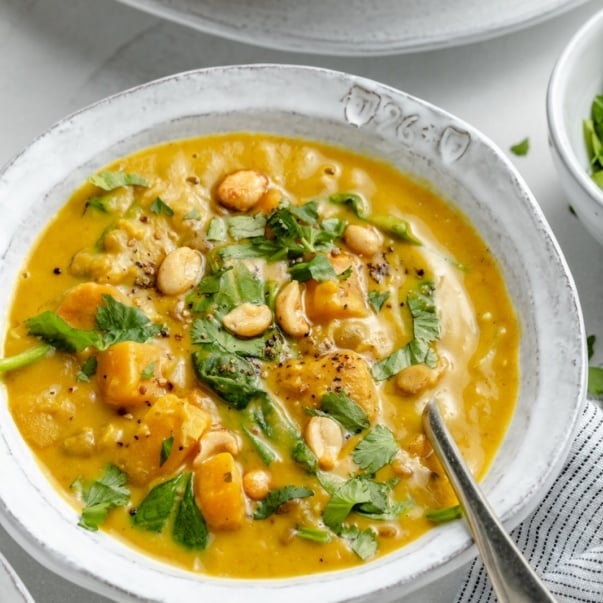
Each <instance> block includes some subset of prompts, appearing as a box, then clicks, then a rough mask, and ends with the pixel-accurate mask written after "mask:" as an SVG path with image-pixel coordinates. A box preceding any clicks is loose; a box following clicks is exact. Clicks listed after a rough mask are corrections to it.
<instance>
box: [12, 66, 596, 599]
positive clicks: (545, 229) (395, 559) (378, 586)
mask: <svg viewBox="0 0 603 603" xmlns="http://www.w3.org/2000/svg"><path fill="white" fill-rule="evenodd" d="M229 78H231V79H232V78H243V79H244V78H248V81H249V82H251V81H253V83H255V81H256V80H257V81H260V80H261V81H263V82H264V84H266V83H272V82H278V83H276V84H275V85H277V86H278V85H281V84H280V81H281V80H284V81H286V80H287V78H289V83H290V84H291V82H297V80H298V79H299V80H301V81H303V82H304V83H306V81H311V82H313V83H314V84H316V85H317V86H318V85H320V86H321V87H324V88H328V91H329V93H330V91H331V89H330V88H329V86H331V87H332V88H333V89H334V91H337V90H339V88H341V89H342V90H344V91H345V90H348V96H347V97H344V98H341V101H342V102H347V103H348V104H346V105H345V111H346V112H345V117H346V121H347V123H346V124H344V125H343V126H342V125H341V124H340V123H339V122H340V121H342V119H341V118H337V122H336V125H337V127H345V128H346V131H347V129H348V126H349V128H357V129H360V128H362V127H365V128H367V130H366V134H367V136H368V135H369V130H368V128H371V129H372V130H370V133H371V135H375V136H381V134H380V133H379V127H380V125H379V121H378V119H377V116H378V111H379V110H380V107H381V106H382V105H379V104H377V105H376V108H375V107H370V106H369V109H370V111H373V110H374V113H371V115H370V116H368V117H367V114H366V103H368V104H369V105H370V103H371V102H372V101H373V100H374V97H375V96H377V97H378V98H379V99H381V100H382V101H383V102H384V103H385V100H387V104H383V103H382V104H383V108H384V109H388V110H389V109H390V107H393V108H395V103H402V104H404V103H406V105H404V107H405V108H406V106H409V107H412V108H413V109H415V110H416V111H417V112H424V113H425V114H427V115H428V116H432V117H433V118H434V119H436V118H437V119H439V120H441V121H442V122H443V123H444V124H448V125H447V126H446V127H445V128H442V132H441V133H438V136H440V134H441V137H439V138H438V141H437V148H438V152H440V154H441V155H442V157H444V158H445V159H446V161H450V162H454V161H457V160H459V159H460V158H462V157H463V156H464V155H465V153H466V152H467V148H468V145H469V143H471V144H475V145H476V148H477V150H479V151H480V154H485V155H488V157H490V159H491V160H492V161H494V162H495V165H496V166H498V168H499V169H500V170H502V171H503V172H504V174H505V177H506V179H507V184H508V186H509V187H511V189H512V190H513V191H514V192H515V194H516V195H517V199H516V202H517V203H518V204H519V206H520V207H521V208H522V210H523V211H525V212H527V214H528V217H529V219H530V221H531V223H532V224H533V227H534V228H535V229H536V231H535V232H534V233H532V234H534V235H535V236H536V237H538V240H539V241H540V242H541V243H542V246H543V251H545V252H546V253H547V255H548V257H547V261H546V266H550V267H551V270H554V271H555V274H556V276H557V278H558V281H555V284H556V285H558V288H559V295H561V296H563V300H564V304H565V305H564V308H563V309H564V311H565V312H566V316H565V317H564V319H565V321H567V327H568V328H567V329H566V328H565V326H564V328H563V329H562V331H563V333H561V334H560V335H561V340H560V344H561V345H567V346H569V348H568V354H569V356H570V357H571V359H572V362H571V366H569V367H567V366H564V367H560V369H563V371H564V376H566V377H568V379H569V381H568V382H567V383H565V382H563V383H561V384H559V385H560V386H561V385H562V386H563V387H565V389H567V390H568V391H569V392H570V394H571V396H570V397H571V399H570V400H568V401H567V402H566V407H567V408H566V410H567V415H568V416H567V421H566V422H565V424H564V427H563V433H560V434H557V436H558V437H557V440H556V445H555V447H554V449H553V450H552V451H551V455H550V457H547V458H546V460H545V466H544V467H543V469H542V471H541V473H540V474H539V476H538V479H536V480H535V481H534V482H533V483H531V484H530V487H529V488H527V489H526V490H525V491H524V492H522V494H521V496H515V497H513V496H511V497H510V501H506V502H505V508H504V512H503V513H502V519H503V521H505V522H506V525H507V526H508V527H510V528H512V527H514V526H515V525H517V524H518V523H519V522H520V521H521V520H523V519H524V518H525V517H526V516H527V515H528V514H529V513H530V512H531V511H532V510H533V509H534V508H535V507H536V505H537V504H538V502H539V500H540V499H541V498H542V497H543V496H544V494H545V493H546V490H547V489H548V487H549V486H550V485H551V484H552V482H553V481H554V479H555V477H556V476H557V474H558V472H559V471H560V469H561V466H562V464H563V462H564V460H565V459H566V457H567V454H568V452H569V448H570V445H571V442H572V438H573V435H574V432H575V428H576V425H577V421H578V417H579V414H580V411H581V409H582V407H583V405H584V403H585V376H586V351H585V345H584V325H583V320H582V315H581V311H580V307H579V303H578V297H577V292H576V288H575V285H574V283H573V279H572V277H571V274H570V272H569V269H568V267H567V264H566V262H565V260H564V258H563V255H562V253H561V251H560V249H559V246H558V244H557V242H556V241H555V239H554V236H553V234H552V232H551V230H550V227H549V226H548V224H547V223H546V220H545V218H544V216H543V214H542V212H541V210H540V208H539V207H538V205H537V203H536V201H535V200H534V199H533V197H532V195H531V193H530V192H529V190H528V188H527V186H526V185H525V183H524V182H523V180H522V179H521V177H520V176H519V174H518V173H517V171H516V170H515V168H514V167H513V166H512V164H511V163H510V161H509V160H508V159H507V158H506V157H505V156H504V154H503V153H502V152H501V151H500V150H498V149H497V148H496V146H495V145H494V144H493V143H492V142H490V141H489V140H488V139H486V138H485V137H484V136H483V135H482V134H480V133H479V132H478V131H477V130H475V129H474V128H473V127H471V126H469V125H468V124H466V123H465V122H463V121H462V120H459V119H457V118H455V117H453V116H451V115H450V114H448V113H446V112H445V111H442V110H441V109H439V108H437V107H434V106H433V105H431V104H429V103H426V102H425V101H422V100H419V99H416V98H414V97H412V96H410V95H407V94H405V93H403V92H400V91H398V90H395V89H394V88H390V87H388V86H385V85H382V84H379V83H376V82H373V81H371V80H367V79H365V78H360V77H355V76H351V75H348V74H344V73H340V72H334V71H329V70H325V69H318V68H311V67H297V66H286V65H243V66H230V67H219V68H212V69H203V70H198V71H191V72H186V73H182V74H177V75H173V76H170V77H167V78H163V79H161V80H157V81H154V82H150V83H148V84H145V85H143V86H140V87H138V88H134V89H131V90H128V91H125V92H122V93H120V94H117V95H114V96H112V97H109V98H108V99H105V100H102V101H100V102H98V103H96V104H94V105H92V106H90V107H88V108H86V109H83V110H82V111H80V112H77V113H75V114H73V115H71V116H69V117H67V118H65V119H63V120H61V121H60V122H58V123H57V124H55V125H54V126H53V127H52V128H51V129H50V130H48V131H47V132H46V133H45V134H43V135H42V136H40V137H39V138H37V139H36V140H35V141H34V142H33V143H32V144H31V145H30V146H29V147H28V148H27V149H26V150H24V151H23V152H22V153H21V154H20V155H18V156H17V157H16V158H15V159H14V160H13V161H12V162H10V163H9V164H8V165H7V166H5V167H4V168H3V169H2V170H1V171H0V199H2V198H3V195H4V194H6V192H7V189H8V190H10V186H11V181H12V180H13V179H15V178H16V175H18V174H19V172H21V171H22V170H24V169H25V172H23V173H22V175H24V174H27V173H28V172H27V169H26V168H27V167H28V162H29V161H31V160H32V158H35V156H36V153H38V152H39V151H40V149H43V148H44V146H45V145H46V144H48V143H52V142H54V141H55V139H56V140H58V139H60V138H61V137H63V136H68V135H69V132H70V131H72V130H73V128H75V127H76V126H77V125H78V124H81V123H82V122H85V120H86V119H87V118H88V117H90V115H93V114H103V112H107V113H108V112H109V110H110V107H111V106H112V104H115V106H118V107H122V105H123V106H130V108H132V107H133V106H135V101H136V100H140V99H141V98H146V97H148V96H153V95H158V96H159V97H161V91H162V87H164V86H165V87H168V88H169V87H170V86H181V87H186V86H187V85H190V86H192V87H193V89H195V90H196V89H197V88H199V87H200V84H202V83H205V84H207V83H211V82H213V83H214V84H215V83H217V82H220V81H221V80H222V79H225V80H228V81H230V80H229ZM323 84H324V86H323ZM327 84H328V86H327ZM248 85H250V84H248ZM317 90H319V88H317ZM145 95H146V96H145ZM350 95H352V97H351V100H350V98H349V96H350ZM354 95H359V96H354ZM346 98H347V99H348V100H347V101H346ZM384 99H385V100H384ZM356 101H361V103H360V105H358V104H356ZM232 102H239V101H234V100H233V101H232ZM283 102H284V103H285V104H287V103H289V102H297V101H283ZM362 103H364V104H362ZM350 107H352V108H354V111H356V110H359V112H352V111H351V109H350ZM292 115H293V113H292ZM386 117H388V118H389V114H388V115H386ZM413 119H414V116H413V115H406V116H405V117H404V119H402V120H401V122H400V124H399V126H398V128H397V129H396V134H397V135H399V136H400V140H401V141H403V140H404V136H405V135H406V134H407V127H408V125H409V124H410V125H412V124H413V123H414V121H413ZM415 121H416V120H415ZM367 124H368V125H367ZM386 125H387V124H386ZM402 126H404V127H402ZM128 127H133V126H130V125H128ZM373 130H375V132H376V133H375V132H373ZM356 131H358V130H354V132H356ZM387 131H389V130H387ZM383 132H386V130H383ZM384 136H385V133H383V137H384ZM314 137H315V138H317V139H320V136H316V135H314ZM422 137H423V138H424V137H425V133H423V134H422ZM449 142H450V143H451V144H450V145H449V144H448V143H449ZM417 144H418V145H420V144H424V143H423V142H422V140H421V139H420V138H417ZM419 155H420V154H419V153H417V154H416V156H417V157H419ZM421 160H422V161H423V159H421ZM424 161H425V162H426V165H427V164H429V162H430V161H431V160H430V159H429V158H424ZM105 162H106V161H105ZM73 169H75V168H73ZM14 184H15V183H14V182H12V185H13V186H14ZM32 186H33V185H32ZM44 186H46V184H44ZM12 234H13V236H20V235H21V233H15V232H13V233H12ZM2 236H3V232H2V227H0V243H1V242H2ZM528 244H529V245H531V244H532V242H529V243H528ZM7 245H8V248H9V249H10V243H8V244H7ZM2 249H3V244H1V245H0V251H2ZM5 257H6V252H5V254H4V255H3V256H2V259H3V261H4V258H5ZM543 266H544V264H543ZM0 268H1V265H0ZM534 293H535V294H537V293H538V292H534ZM536 301H538V300H536ZM4 319H5V317H4ZM563 324H564V325H565V323H563ZM555 328H557V327H555ZM566 330H567V332H565V331H566ZM562 389H563V388H562ZM547 391H548V392H549V394H550V395H551V398H553V392H554V391H555V388H554V387H552V386H548V390H547ZM7 412H8V411H7V410H6V409H5V408H0V418H2V419H4V420H2V421H0V460H3V461H4V464H3V467H5V468H6V473H5V477H4V479H3V481H2V482H0V523H2V525H3V526H4V527H5V529H6V530H7V532H9V533H10V534H11V535H12V536H13V537H14V538H15V539H16V540H17V541H18V542H19V543H20V544H21V545H22V546H23V547H24V548H25V549H26V550H27V551H28V552H29V553H30V554H31V555H32V556H34V557H35V558H36V559H37V560H38V561H40V562H41V563H42V564H44V565H45V566H47V567H48V568H49V569H51V570H53V571H55V572H57V573H59V574H61V575H62V576H64V577H65V578H67V579H69V580H72V581H73V582H76V583H78V584H80V585H82V586H84V587H87V588H90V589H91V590H95V591H97V592H101V593H103V594H105V595H107V596H110V597H114V598H116V599H118V600H133V601H146V600H162V601H163V600H174V601H178V600H182V598H180V599H178V597H182V596H184V593H186V596H190V595H191V594H198V595H200V594H203V595H204V596H208V597H209V598H210V600H211V599H212V597H213V598H214V599H217V598H219V599H220V600H221V601H222V603H225V602H226V601H238V600H240V597H241V596H245V597H246V598H247V599H249V600H251V601H258V603H259V601H262V602H263V603H266V602H272V601H279V602H280V601H281V600H282V597H283V596H290V597H293V598H294V599H297V598H298V597H304V599H307V597H308V596H310V597H313V598H314V599H315V600H317V601H318V600H321V601H339V600H349V601H360V600H366V599H367V598H369V597H370V598H371V599H372V598H373V597H374V598H379V597H380V596H383V597H388V598H389V597H391V596H392V593H394V594H395V595H396V596H399V595H401V594H407V593H409V592H412V591H413V590H414V589H416V588H419V587H420V586H423V585H425V584H427V583H431V582H433V581H435V580H437V579H438V578H440V577H442V576H444V575H445V574H447V573H449V572H450V571H452V570H453V569H456V568H458V567H460V566H461V565H463V564H464V563H466V562H467V561H469V560H470V559H471V558H472V556H474V554H475V551H474V549H473V547H472V544H471V539H470V537H469V535H468V533H467V531H466V529H465V527H464V526H463V524H462V523H461V522H456V523H455V524H449V525H447V526H443V527H441V528H438V529H437V530H432V531H431V532H430V533H429V539H428V541H427V545H425V542H426V541H424V540H423V539H421V540H420V541H418V542H417V543H413V545H409V547H405V548H404V549H401V550H400V551H398V552H397V553H394V554H391V555H388V556H386V557H385V558H383V559H381V560H378V561H375V562H372V563H369V564H366V565H363V566H360V567H357V568H354V569H353V570H344V571H339V572H333V573H328V574H318V575H315V576H312V577H303V578H299V579H284V580H258V581H248V580H224V579H214V578H211V577H200V576H197V575H193V574H191V573H188V572H184V571H180V570H176V569H174V568H171V567H170V566H166V565H164V564H161V563H160V562H157V561H155V560H152V559H149V558H148V557H145V556H143V555H140V554H138V553H135V552H134V551H132V550H131V549H129V548H128V547H126V546H125V545H121V544H119V543H116V541H114V539H112V538H110V537H109V536H106V535H104V534H103V533H95V534H92V533H89V532H85V531H84V530H79V529H76V530H74V529H73V527H74V525H75V518H76V514H75V512H74V511H73V510H71V509H66V507H67V505H66V503H65V502H64V501H62V499H61V498H60V497H58V495H57V494H56V492H55V491H54V490H53V489H52V487H51V486H49V485H48V484H47V482H46V481H45V480H42V478H41V477H40V473H41V472H38V473H36V472H35V462H34V461H33V460H32V459H31V458H29V457H28V458H25V457H23V458H21V457H20V458H19V459H18V460H15V458H13V457H14V454H17V453H19V452H21V454H23V452H22V448H23V447H24V448H25V449H26V450H28V449H27V447H26V446H25V444H24V443H22V442H21V440H20V436H18V432H17V431H16V427H15V425H14V422H13V421H12V418H11V417H10V415H9V414H7ZM9 442H10V443H12V444H13V445H15V444H16V445H17V446H20V448H19V450H16V451H12V450H11V449H10V446H9ZM29 454H30V456H31V453H29ZM27 469H29V470H30V471H32V472H33V473H31V474H27V472H26V471H27ZM13 478H14V479H21V480H25V481H26V482H27V483H30V484H33V488H34V490H36V489H37V488H40V487H41V488H44V489H45V491H44V493H40V495H41V497H42V498H41V500H40V503H43V502H47V501H45V500H44V497H45V496H49V497H51V503H52V504H50V505H49V506H50V507H51V508H49V509H47V510H45V511H44V512H45V513H51V514H52V516H53V517H54V515H57V518H59V517H61V521H62V525H61V527H64V529H65V531H68V532H69V536H70V540H69V543H65V542H63V541H62V540H61V543H60V545H57V543H56V542H53V544H52V545H49V544H48V543H47V542H44V541H43V540H41V539H40V536H39V534H40V530H41V529H42V528H41V526H40V525H39V523H37V519H33V518H32V517H31V514H27V512H28V510H29V509H30V508H31V509H34V510H35V508H36V507H35V505H36V503H37V501H35V500H34V501H28V500H25V499H23V500H22V501H21V500H20V501H19V504H17V503H16V499H15V498H14V497H15V494H14V492H12V491H10V487H9V486H8V485H7V482H11V480H12V479H13ZM32 480H33V481H32ZM487 480H488V477H486V481H487ZM34 481H35V484H34ZM40 484H41V485H40ZM495 487H496V486H495ZM38 491H39V489H38ZM7 500H10V504H9V502H7ZM61 501H62V502H61ZM21 503H22V506H23V508H22V507H21ZM31 505H33V507H31ZM495 508H496V507H495ZM65 514H68V515H69V517H70V521H69V522H67V521H66V520H65ZM48 529H51V528H48ZM430 539H433V540H437V541H438V543H439V545H441V544H442V543H443V542H446V543H450V542H452V543H453V544H454V546H451V547H449V550H446V551H444V552H441V551H439V552H438V555H437V556H436V558H434V559H432V560H431V561H430V562H428V563H427V564H426V565H425V566H424V567H423V568H422V570H421V571H416V572H415V573H413V574H408V573H407V574H405V575H402V574H401V575H400V576H398V574H396V570H400V568H399V567H398V566H399V565H400V560H401V557H402V553H403V552H404V551H406V552H407V553H408V551H411V552H412V551H413V550H415V548H416V547H424V546H431V543H430ZM442 539H444V540H442ZM75 540H77V542H75ZM72 542H73V543H74V545H75V544H77V545H78V546H79V545H82V546H83V547H84V548H83V549H81V550H79V554H78V551H76V552H73V551H72V550H71V548H70V547H71V546H72ZM82 543H83V544H82ZM99 547H102V548H103V549H104V551H105V553H106V556H103V555H100V551H101V550H102V549H101V548H99ZM440 548H441V547H440ZM430 550H431V549H430ZM438 550H439V549H438ZM116 551H117V553H116ZM84 553H85V554H84ZM90 555H92V558H93V559H95V560H96V561H97V562H98V563H90V564H89V565H85V561H84V560H83V559H84V558H86V559H89V558H90ZM107 558H108V559H107ZM108 561H110V562H112V563H113V565H112V566H108V567H107V568H104V565H103V564H104V563H106V562H108ZM118 561H125V562H127V563H130V566H129V569H130V570H131V571H132V573H131V574H129V575H128V576H125V575H120V576H118V577H116V576H115V571H117V566H116V565H115V563H114V562H118ZM112 568H115V569H114V570H113V569H112ZM103 569H106V570H107V571H106V573H103ZM392 570H394V572H393V574H392ZM168 586H169V587H170V588H171V587H174V588H176V587H178V591H177V593H176V594H175V595H174V596H173V597H172V596H171V594H170V595H166V594H165V590H161V589H162V588H167V587H168ZM159 592H161V593H163V594H157V593H159ZM169 592H170V593H172V591H171V590H170V591H169ZM154 597H155V598H154Z"/></svg>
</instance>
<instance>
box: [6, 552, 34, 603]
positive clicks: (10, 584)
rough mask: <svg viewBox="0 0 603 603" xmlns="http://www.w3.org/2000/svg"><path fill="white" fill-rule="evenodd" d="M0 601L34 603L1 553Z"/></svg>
mask: <svg viewBox="0 0 603 603" xmlns="http://www.w3.org/2000/svg"><path fill="white" fill-rule="evenodd" d="M0 601H5V602H6V603H34V600H33V598H32V596H31V595H30V594H29V593H28V592H27V589H26V588H25V586H24V584H23V582H21V579H20V578H19V576H17V574H16V573H15V570H14V569H13V568H12V567H11V565H10V563H9V562H8V561H7V560H6V559H5V558H4V556H3V555H2V553H0Z"/></svg>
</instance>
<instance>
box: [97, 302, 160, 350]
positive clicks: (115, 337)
mask: <svg viewBox="0 0 603 603" xmlns="http://www.w3.org/2000/svg"><path fill="white" fill-rule="evenodd" d="M102 300H103V305H102V306H99V308H98V310H97V312H96V326H97V327H98V329H99V330H100V331H103V342H104V343H103V345H104V346H105V347H108V346H110V345H113V344H115V343H120V342H122V341H136V342H138V343H144V342H145V341H147V340H148V339H151V337H155V335H157V334H158V333H159V332H160V331H161V326H160V325H155V324H153V323H152V322H151V321H150V320H149V318H148V317H147V316H145V315H144V314H143V313H142V312H141V311H140V310H139V309H138V308H135V307H134V306H126V305H125V304H122V303H121V302H118V301H117V300H116V299H115V298H114V297H112V296H111V295H106V294H103V296H102ZM97 347H98V346H97ZM99 349H100V348H99Z"/></svg>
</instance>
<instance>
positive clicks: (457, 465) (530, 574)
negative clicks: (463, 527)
mask: <svg viewBox="0 0 603 603" xmlns="http://www.w3.org/2000/svg"><path fill="white" fill-rule="evenodd" d="M423 427H424V428H425V433H426V434H427V438H428V439H429V441H430V442H431V445H432V446H433V449H434V450H435V452H436V454H437V456H438V458H439V460H440V462H441V463H442V466H443V467H444V470H445V471H446V474H447V475H448V479H449V480H450V483H451V484H452V488H453V489H454V492H455V494H456V495H457V498H458V499H459V501H460V504H461V507H462V509H463V514H464V516H465V518H466V519H467V523H468V524H469V530H470V531H471V535H472V536H473V540H474V541H475V544H476V546H477V549H478V550H479V553H480V556H481V558H482V561H483V563H484V566H485V567H486V571H487V572H488V576H489V577H490V581H491V582H492V586H493V587H494V591H495V593H496V596H497V597H498V600H499V601H500V603H507V602H508V603H541V602H542V603H545V602H552V603H554V602H555V601H556V600H555V599H554V598H553V596H552V595H551V593H550V592H549V591H548V590H547V588H546V586H545V585H544V584H543V583H542V581H541V580H540V578H539V577H538V576H537V575H536V573H535V572H534V570H533V569H532V568H531V567H530V566H529V564H528V562H527V561H526V560H525V558H524V557H523V555H522V554H521V552H520V551H519V549H518V548H517V547H516V546H515V543H514V542H513V541H512V540H511V537H510V536H509V535H508V534H507V532H506V531H505V529H504V528H503V526H502V524H501V523H500V522H499V521H498V519H497V518H496V516H495V515H494V512H493V511H492V509H491V507H490V505H489V504H488V502H487V501H486V499H485V498H484V496H483V494H482V493H481V491H480V490H479V487H478V485H477V483H476V482H475V480H474V479H473V476H472V475H471V473H470V471H469V469H468V468H467V465H466V464H465V461H464V460H463V458H462V456H461V453H460V451H459V449H458V447H457V445H456V443H455V442H454V440H453V439H452V436H451V435H450V432H449V431H448V428H447V427H446V424H445V423H444V420H443V419H442V415H441V414H440V410H439V407H438V402H437V400H436V399H435V398H432V399H431V400H430V401H429V402H428V403H427V405H426V406H425V410H424V411H423Z"/></svg>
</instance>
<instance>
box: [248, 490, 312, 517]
mask: <svg viewBox="0 0 603 603" xmlns="http://www.w3.org/2000/svg"><path fill="white" fill-rule="evenodd" d="M313 495H314V492H313V491H312V490H310V489H309V488H306V487H304V486H301V487H297V486H285V487H283V488H277V489H276V490H271V491H270V492H269V493H268V496H266V498H265V499H264V500H262V501H261V502H260V503H258V506H257V508H256V510H255V513H254V514H253V518H254V519H267V518H268V517H270V516H271V515H272V514H273V513H275V512H276V511H277V510H278V508H279V507H280V506H281V505H283V504H285V503H286V502H289V501H290V500H294V499H296V498H307V497H308V496H313Z"/></svg>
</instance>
